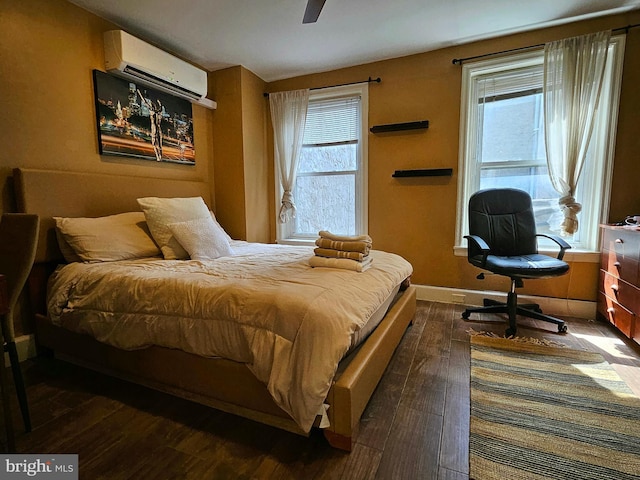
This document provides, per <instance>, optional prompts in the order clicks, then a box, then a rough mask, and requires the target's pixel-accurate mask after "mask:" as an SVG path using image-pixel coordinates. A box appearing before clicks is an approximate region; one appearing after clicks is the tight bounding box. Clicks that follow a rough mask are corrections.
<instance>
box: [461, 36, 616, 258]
mask: <svg viewBox="0 0 640 480" xmlns="http://www.w3.org/2000/svg"><path fill="white" fill-rule="evenodd" d="M625 38H626V37H625V36H624V35H617V36H615V37H611V46H610V51H609V55H610V57H612V58H613V63H612V64H611V68H612V77H611V78H612V85H611V88H610V90H609V95H608V97H606V98H601V99H600V102H605V103H607V102H608V103H609V104H610V105H611V115H610V117H609V119H610V121H607V122H606V124H603V122H600V127H601V128H603V129H605V132H604V134H603V137H601V138H604V140H603V141H604V142H605V145H599V146H598V148H600V149H601V151H602V152H604V155H603V156H604V160H603V165H602V167H603V168H602V169H600V170H596V172H594V175H585V173H586V172H584V171H583V175H582V178H581V182H583V184H582V186H583V189H584V191H588V192H590V195H589V200H590V205H586V202H585V206H586V208H583V211H582V213H581V214H580V217H579V219H580V234H581V235H582V241H581V242H580V243H579V244H577V245H576V244H575V243H574V242H570V243H572V245H573V248H572V249H571V250H569V251H568V252H567V255H566V256H565V259H568V260H576V259H579V261H589V262H597V261H599V255H598V253H597V252H598V250H599V240H600V239H599V235H598V225H599V224H600V223H602V222H605V221H606V218H607V216H608V213H609V199H610V193H611V179H612V172H613V159H614V150H615V138H616V129H617V128H616V127H617V119H618V104H619V99H620V85H621V83H622V82H621V78H622V69H623V63H624V47H625ZM543 61H544V51H542V50H539V51H534V52H526V53H520V54H516V55H510V56H508V57H500V58H495V59H489V60H485V61H480V62H474V63H469V64H465V65H463V68H462V91H461V109H460V146H459V164H458V172H459V176H458V209H457V219H456V237H455V246H454V253H455V255H460V256H466V255H467V244H466V240H465V239H464V235H467V233H468V228H469V227H468V208H467V205H468V203H469V198H470V196H471V195H472V194H473V193H474V192H476V191H477V190H478V189H479V172H480V167H479V165H477V162H475V161H474V159H475V158H476V147H477V140H478V139H477V138H476V132H477V131H478V129H477V126H476V119H477V115H476V113H477V110H476V108H477V100H473V99H474V98H476V99H477V95H475V91H474V86H475V82H474V79H475V78H477V77H479V76H482V75H486V74H491V73H497V72H501V71H507V70H511V69H514V68H520V67H527V66H531V65H536V64H542V63H543ZM607 63H609V61H608V62H607ZM474 102H475V103H476V105H474ZM578 201H580V200H578ZM585 211H592V212H593V214H592V215H589V216H587V215H585ZM540 251H541V252H545V251H546V252H548V253H552V252H556V251H557V248H554V247H553V246H550V245H549V244H545V243H541V244H540Z"/></svg>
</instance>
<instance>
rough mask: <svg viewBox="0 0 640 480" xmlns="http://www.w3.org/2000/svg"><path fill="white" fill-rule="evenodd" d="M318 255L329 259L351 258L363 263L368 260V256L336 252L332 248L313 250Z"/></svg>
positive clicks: (359, 253) (341, 251)
mask: <svg viewBox="0 0 640 480" xmlns="http://www.w3.org/2000/svg"><path fill="white" fill-rule="evenodd" d="M313 252H314V253H315V254H316V255H319V256H321V257H329V258H350V259H351V260H357V261H358V262H362V261H363V260H364V259H365V258H367V254H365V253H361V252H347V251H345V250H334V249H332V248H320V247H318V248H316V249H314V250H313Z"/></svg>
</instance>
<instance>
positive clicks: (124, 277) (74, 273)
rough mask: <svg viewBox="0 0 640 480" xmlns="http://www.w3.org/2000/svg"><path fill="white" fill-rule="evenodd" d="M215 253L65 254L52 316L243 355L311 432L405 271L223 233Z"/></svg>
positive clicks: (129, 336) (201, 351) (140, 343)
mask: <svg viewBox="0 0 640 480" xmlns="http://www.w3.org/2000/svg"><path fill="white" fill-rule="evenodd" d="M232 248H233V250H234V252H235V254H234V255H233V256H232V257H222V258H219V259H216V260H213V261H207V262H201V261H193V260H188V261H185V260H162V259H159V258H150V259H138V260H128V261H117V262H103V263H93V264H92V263H72V264H68V265H65V266H63V267H61V268H59V269H58V270H56V272H55V273H54V275H53V276H52V277H51V279H50V283H49V292H48V312H49V316H50V318H51V321H52V322H53V323H54V324H56V325H58V326H61V327H63V328H67V329H69V330H72V331H75V332H78V333H83V334H88V335H91V336H93V337H94V338H96V339H97V340H99V341H101V342H104V343H106V344H109V345H112V346H115V347H117V348H121V349H127V350H131V349H138V348H145V347H148V346H150V345H159V346H163V347H168V348H177V349H181V350H183V351H186V352H189V353H194V354H197V355H202V356H205V357H224V358H228V359H231V360H234V361H237V362H242V363H244V364H246V365H247V366H248V367H249V368H250V369H251V371H252V372H253V373H254V375H256V377H257V378H258V379H259V380H260V381H262V382H264V383H265V384H266V385H267V389H268V390H269V393H270V394H271V396H272V397H273V399H274V401H275V402H276V404H278V405H279V406H280V407H281V408H282V409H283V410H285V411H286V412H287V413H289V415H291V417H292V418H293V419H294V420H295V421H296V422H297V423H298V425H299V426H300V428H301V429H302V430H303V431H307V432H308V431H309V429H310V428H311V426H312V424H313V422H314V420H315V417H316V415H317V414H318V413H319V412H322V411H323V401H324V399H325V398H326V395H327V392H328V390H329V388H330V386H331V382H332V380H333V378H334V375H335V373H336V369H337V366H338V363H339V362H340V360H341V359H342V358H343V357H344V355H345V354H346V353H347V352H348V351H349V350H350V349H351V348H353V347H354V346H355V345H357V344H358V343H359V342H361V341H362V340H363V339H364V338H365V337H366V336H367V335H368V333H370V331H371V330H372V329H373V328H375V325H376V324H377V323H378V322H379V321H380V320H381V319H382V317H383V316H384V313H385V312H386V310H387V308H388V307H389V304H390V303H391V302H392V300H393V298H394V296H395V294H396V292H397V291H398V288H399V285H400V284H401V283H402V282H403V281H404V280H405V279H406V278H407V277H409V276H410V275H411V272H412V268H411V265H410V264H409V263H408V262H407V261H406V260H404V259H403V258H402V257H400V256H398V255H395V254H392V253H387V252H381V251H376V250H373V251H372V252H371V253H370V255H371V258H372V259H373V262H372V265H371V268H369V269H368V270H367V271H365V272H361V273H359V272H354V271H349V270H338V269H332V268H312V267H310V266H309V258H310V257H311V256H312V255H313V249H312V248H310V247H294V246H285V245H273V244H255V243H247V242H239V241H234V242H232Z"/></svg>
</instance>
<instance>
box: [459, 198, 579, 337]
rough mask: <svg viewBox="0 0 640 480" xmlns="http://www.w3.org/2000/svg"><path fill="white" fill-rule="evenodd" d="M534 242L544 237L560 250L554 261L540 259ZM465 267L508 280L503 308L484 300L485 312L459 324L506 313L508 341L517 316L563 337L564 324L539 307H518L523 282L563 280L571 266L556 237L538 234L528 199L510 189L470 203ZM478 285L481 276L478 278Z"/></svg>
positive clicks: (468, 311)
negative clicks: (541, 322)
mask: <svg viewBox="0 0 640 480" xmlns="http://www.w3.org/2000/svg"><path fill="white" fill-rule="evenodd" d="M537 237H546V238H549V239H551V240H553V241H554V242H556V243H557V244H558V246H559V247H560V252H559V253H558V256H557V258H553V257H550V256H548V255H542V254H539V253H538V245H537ZM465 238H466V239H467V241H468V251H467V257H468V261H469V263H471V264H472V265H475V266H476V267H479V268H482V269H484V270H488V271H490V272H493V273H496V274H498V275H504V276H507V277H509V278H510V279H511V289H510V291H509V293H508V295H507V303H501V302H496V301H494V300H491V299H485V300H484V307H478V308H468V309H466V310H465V311H464V312H463V313H462V318H465V319H466V318H469V315H471V314H472V313H476V312H477V313H507V314H508V315H509V328H508V329H507V331H506V336H507V337H510V336H513V335H515V334H516V331H517V326H516V315H522V316H524V317H530V318H535V319H538V320H544V321H546V322H551V323H555V324H556V325H557V326H558V332H560V333H564V332H566V331H567V326H566V325H565V323H564V321H562V320H560V319H558V318H554V317H551V316H549V315H545V314H543V313H542V310H541V309H540V306H539V305H537V304H527V305H518V296H517V293H516V288H520V287H522V286H523V282H522V280H523V279H524V278H549V277H557V276H560V275H564V274H565V273H567V271H569V265H568V264H567V263H566V262H564V261H563V260H562V257H563V256H564V252H565V250H567V249H569V248H571V246H570V245H569V244H568V243H567V242H565V241H564V240H562V239H561V238H559V237H557V236H555V235H545V234H540V233H536V224H535V218H534V214H533V205H532V203H531V197H530V196H529V194H528V193H527V192H524V191H522V190H516V189H514V188H497V189H487V190H480V191H478V192H476V193H474V194H473V195H472V196H471V198H470V199H469V235H466V236H465ZM478 278H479V279H482V278H484V274H482V273H481V274H480V275H478Z"/></svg>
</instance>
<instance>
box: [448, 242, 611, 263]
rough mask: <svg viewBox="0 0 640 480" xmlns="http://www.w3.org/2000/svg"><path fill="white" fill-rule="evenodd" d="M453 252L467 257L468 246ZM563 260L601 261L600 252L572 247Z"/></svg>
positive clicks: (555, 254)
mask: <svg viewBox="0 0 640 480" xmlns="http://www.w3.org/2000/svg"><path fill="white" fill-rule="evenodd" d="M453 253H454V255H455V256H456V257H466V256H467V247H462V246H457V247H453ZM540 253H543V254H545V255H549V256H552V257H555V256H557V255H558V250H544V249H542V250H540ZM563 260H565V261H567V262H584V263H600V252H594V251H591V250H580V249H577V248H576V249H573V248H572V249H570V250H567V251H566V252H565V253H564V258H563Z"/></svg>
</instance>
